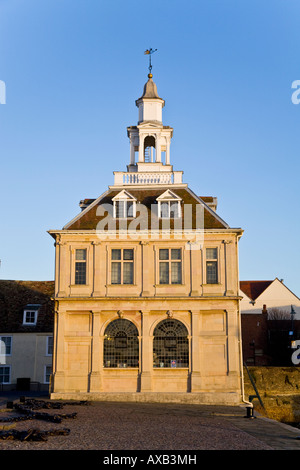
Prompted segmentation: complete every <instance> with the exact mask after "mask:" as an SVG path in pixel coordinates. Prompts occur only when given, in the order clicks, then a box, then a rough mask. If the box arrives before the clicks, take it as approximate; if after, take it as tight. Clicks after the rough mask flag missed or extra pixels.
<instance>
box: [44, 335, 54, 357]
mask: <svg viewBox="0 0 300 470" xmlns="http://www.w3.org/2000/svg"><path fill="white" fill-rule="evenodd" d="M53 340H54V338H53V336H47V341H46V356H49V357H50V356H53ZM51 343H52V344H51ZM51 349H52V352H51ZM49 350H50V352H49Z"/></svg>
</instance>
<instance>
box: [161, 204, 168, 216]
mask: <svg viewBox="0 0 300 470" xmlns="http://www.w3.org/2000/svg"><path fill="white" fill-rule="evenodd" d="M160 216H161V217H162V218H168V217H169V203H168V202H162V203H161V204H160Z"/></svg>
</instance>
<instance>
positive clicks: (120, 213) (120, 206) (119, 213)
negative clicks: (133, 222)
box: [116, 201, 125, 218]
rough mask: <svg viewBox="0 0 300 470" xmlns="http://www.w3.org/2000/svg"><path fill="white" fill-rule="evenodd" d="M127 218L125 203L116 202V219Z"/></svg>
mask: <svg viewBox="0 0 300 470" xmlns="http://www.w3.org/2000/svg"><path fill="white" fill-rule="evenodd" d="M119 217H125V201H116V218H119Z"/></svg>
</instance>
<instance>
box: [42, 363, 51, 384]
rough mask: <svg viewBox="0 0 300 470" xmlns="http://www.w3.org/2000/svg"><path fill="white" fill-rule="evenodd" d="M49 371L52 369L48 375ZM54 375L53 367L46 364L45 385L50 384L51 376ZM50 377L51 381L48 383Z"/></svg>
mask: <svg viewBox="0 0 300 470" xmlns="http://www.w3.org/2000/svg"><path fill="white" fill-rule="evenodd" d="M47 369H50V373H47ZM52 373H53V368H52V365H50V364H45V366H44V384H50V379H51V375H52ZM48 376H49V381H47V377H48Z"/></svg>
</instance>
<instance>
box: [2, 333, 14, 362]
mask: <svg viewBox="0 0 300 470" xmlns="http://www.w3.org/2000/svg"><path fill="white" fill-rule="evenodd" d="M3 338H9V339H10V345H9V349H10V352H7V345H6V343H5V342H4V341H3ZM2 342H4V344H5V353H1V343H2ZM12 342H13V337H12V335H1V336H0V357H8V356H11V355H12Z"/></svg>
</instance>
